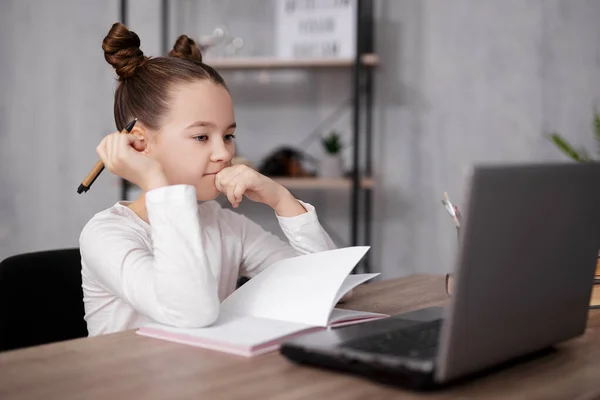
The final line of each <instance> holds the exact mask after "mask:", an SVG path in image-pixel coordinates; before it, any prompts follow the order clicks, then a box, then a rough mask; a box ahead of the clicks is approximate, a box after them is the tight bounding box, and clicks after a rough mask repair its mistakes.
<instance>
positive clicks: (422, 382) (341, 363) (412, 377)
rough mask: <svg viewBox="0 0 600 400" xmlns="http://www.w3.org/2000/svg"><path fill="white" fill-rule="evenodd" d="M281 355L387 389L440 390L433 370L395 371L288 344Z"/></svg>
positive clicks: (396, 368)
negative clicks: (357, 377) (370, 381)
mask: <svg viewBox="0 0 600 400" xmlns="http://www.w3.org/2000/svg"><path fill="white" fill-rule="evenodd" d="M279 351H280V353H281V354H282V355H283V356H285V357H286V358H287V359H288V360H290V361H292V362H295V363H297V364H305V365H310V366H313V367H317V368H320V369H326V370H337V371H340V372H347V373H350V374H353V375H356V376H360V377H361V378H367V379H370V380H373V381H376V382H379V383H383V384H386V385H392V386H396V387H401V388H405V389H412V390H419V391H428V390H433V389H436V388H439V387H440V386H439V385H437V384H436V383H435V381H434V379H433V377H434V371H433V370H432V371H431V372H416V371H414V370H412V369H410V370H409V369H403V368H401V367H398V366H394V368H393V370H392V369H390V368H389V367H387V366H385V365H382V364H375V363H374V362H373V361H368V362H364V361H361V360H359V359H355V358H348V357H340V356H330V355H327V354H322V353H313V352H309V351H306V350H304V349H303V348H301V347H296V346H293V345H288V344H283V345H282V346H281V348H280V350H279Z"/></svg>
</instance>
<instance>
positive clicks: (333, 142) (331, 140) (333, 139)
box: [322, 131, 342, 154]
mask: <svg viewBox="0 0 600 400" xmlns="http://www.w3.org/2000/svg"><path fill="white" fill-rule="evenodd" d="M322 142H323V147H325V151H326V152H327V153H329V154H338V153H339V152H340V151H341V150H342V141H341V139H340V135H339V134H338V133H337V132H335V131H334V132H331V133H330V134H329V135H328V136H327V137H324V138H323V141H322Z"/></svg>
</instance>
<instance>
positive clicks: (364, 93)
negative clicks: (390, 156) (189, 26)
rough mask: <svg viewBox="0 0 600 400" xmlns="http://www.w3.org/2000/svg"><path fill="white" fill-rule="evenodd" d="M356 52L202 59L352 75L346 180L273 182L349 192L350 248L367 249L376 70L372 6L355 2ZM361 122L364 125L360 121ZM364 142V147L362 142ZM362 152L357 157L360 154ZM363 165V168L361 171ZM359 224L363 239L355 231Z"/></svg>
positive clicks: (165, 46) (366, 0)
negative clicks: (342, 71) (337, 70)
mask: <svg viewBox="0 0 600 400" xmlns="http://www.w3.org/2000/svg"><path fill="white" fill-rule="evenodd" d="M170 3H171V2H170V1H169V0H162V1H161V7H162V15H161V17H162V53H163V54H167V53H168V50H169V47H170V38H169V37H168V36H169V35H168V32H169V19H170V17H169V10H170ZM356 5H357V13H356V28H357V29H356V38H357V40H356V43H355V45H356V52H355V57H354V58H348V59H334V58H331V59H298V60H283V59H277V58H274V57H255V58H233V57H232V58H226V59H212V60H211V59H206V63H207V64H209V65H211V66H212V67H213V68H215V69H216V70H218V71H223V72H225V71H228V70H229V71H233V70H261V69H269V70H277V69H281V70H285V69H324V68H346V69H350V70H351V82H350V83H351V85H350V87H351V90H352V98H353V101H352V151H353V153H352V168H351V175H350V177H349V178H339V179H327V178H274V179H275V180H276V181H277V182H279V183H281V184H282V185H283V186H285V187H287V188H288V189H290V190H348V191H349V195H350V243H349V244H350V245H352V246H355V245H370V242H371V213H372V189H373V188H374V187H375V180H374V179H373V177H372V157H371V152H372V120H373V118H372V108H373V107H372V105H373V70H374V68H375V67H377V66H378V65H379V57H378V55H377V54H376V53H375V48H374V29H373V28H374V27H373V11H374V10H373V8H374V0H356ZM126 8H127V0H121V10H122V14H123V15H122V18H121V20H122V21H124V23H125V21H126V15H125V10H126ZM363 118H364V120H363ZM363 141H364V142H363ZM361 152H362V153H361ZM361 161H362V165H361ZM121 189H122V190H121V194H122V196H121V197H122V198H123V199H127V198H128V192H129V190H130V189H131V187H130V185H128V183H127V182H126V181H123V182H122V187H121ZM361 222H362V228H363V229H362V235H361V232H359V228H360V225H361ZM358 269H360V270H362V272H370V271H371V263H370V256H369V253H367V256H366V257H365V258H364V259H363V261H362V263H361V264H360V265H359V267H358Z"/></svg>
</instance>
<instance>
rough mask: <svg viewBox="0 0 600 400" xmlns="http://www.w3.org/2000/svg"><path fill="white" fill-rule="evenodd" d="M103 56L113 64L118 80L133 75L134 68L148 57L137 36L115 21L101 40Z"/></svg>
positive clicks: (139, 65) (142, 63) (134, 72)
mask: <svg viewBox="0 0 600 400" xmlns="http://www.w3.org/2000/svg"><path fill="white" fill-rule="evenodd" d="M102 50H104V58H105V59H106V61H107V62H108V63H109V64H110V65H112V66H113V68H114V69H115V71H116V72H117V75H119V78H120V80H123V79H127V78H131V77H133V76H135V74H136V70H137V69H138V68H139V67H141V66H142V65H144V63H145V62H146V61H147V60H148V57H146V56H144V53H143V52H142V50H141V49H140V38H139V36H138V35H137V34H136V33H135V32H133V31H130V30H129V29H127V27H125V25H123V24H121V23H119V22H116V23H114V24H113V26H112V27H111V28H110V31H108V34H107V35H106V37H105V38H104V40H103V41H102Z"/></svg>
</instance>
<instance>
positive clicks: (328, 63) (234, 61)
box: [206, 54, 379, 70]
mask: <svg viewBox="0 0 600 400" xmlns="http://www.w3.org/2000/svg"><path fill="white" fill-rule="evenodd" d="M361 61H362V64H363V65H365V66H370V67H375V66H377V65H379V56H378V55H377V54H363V55H362V57H361ZM206 63H207V64H208V65H210V66H211V67H213V68H215V69H218V70H224V69H230V70H235V69H292V68H341V67H351V66H353V65H354V59H352V58H347V59H334V58H331V59H329V58H316V59H305V60H282V59H278V58H274V57H249V58H233V57H232V58H220V59H219V58H215V59H212V60H210V59H209V60H206Z"/></svg>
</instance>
